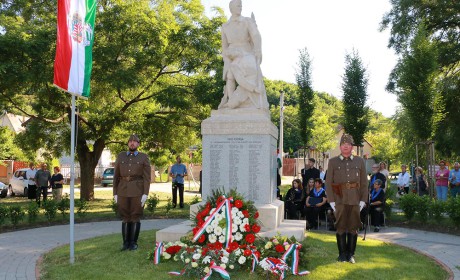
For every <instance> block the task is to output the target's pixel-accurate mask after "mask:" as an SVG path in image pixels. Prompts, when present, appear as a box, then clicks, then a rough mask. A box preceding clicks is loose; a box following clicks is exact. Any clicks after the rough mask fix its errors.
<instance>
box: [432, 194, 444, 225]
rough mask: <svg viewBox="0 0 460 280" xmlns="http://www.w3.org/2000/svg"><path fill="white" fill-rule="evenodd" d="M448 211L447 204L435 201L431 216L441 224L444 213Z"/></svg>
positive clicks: (433, 201)
mask: <svg viewBox="0 0 460 280" xmlns="http://www.w3.org/2000/svg"><path fill="white" fill-rule="evenodd" d="M445 211H446V203H445V202H444V201H442V200H437V199H433V200H432V201H431V204H430V209H429V213H430V216H431V217H432V218H433V219H434V220H435V221H436V222H438V223H439V222H441V219H442V213H444V212H445Z"/></svg>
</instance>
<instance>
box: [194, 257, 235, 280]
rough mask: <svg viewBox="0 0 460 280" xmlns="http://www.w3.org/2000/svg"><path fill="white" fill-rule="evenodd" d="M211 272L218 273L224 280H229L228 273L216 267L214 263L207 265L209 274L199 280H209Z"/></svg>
mask: <svg viewBox="0 0 460 280" xmlns="http://www.w3.org/2000/svg"><path fill="white" fill-rule="evenodd" d="M213 270H214V271H215V272H217V273H219V274H220V276H221V277H222V278H224V279H226V280H230V274H228V272H227V271H226V270H225V269H223V268H222V267H220V266H218V265H216V264H215V263H214V261H211V264H210V265H209V272H208V273H207V274H206V275H205V276H204V277H203V278H201V280H207V279H209V277H211V274H212V271H213Z"/></svg>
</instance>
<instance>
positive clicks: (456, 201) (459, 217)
mask: <svg viewBox="0 0 460 280" xmlns="http://www.w3.org/2000/svg"><path fill="white" fill-rule="evenodd" d="M446 210H447V213H448V214H449V217H450V218H451V219H452V221H453V222H454V224H455V225H456V226H460V197H456V198H454V197H450V198H449V200H448V201H447V209H446Z"/></svg>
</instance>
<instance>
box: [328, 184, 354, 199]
mask: <svg viewBox="0 0 460 280" xmlns="http://www.w3.org/2000/svg"><path fill="white" fill-rule="evenodd" d="M357 188H359V183H343V184H332V191H333V192H334V194H335V195H337V196H339V197H342V195H343V193H342V189H347V190H351V189H357Z"/></svg>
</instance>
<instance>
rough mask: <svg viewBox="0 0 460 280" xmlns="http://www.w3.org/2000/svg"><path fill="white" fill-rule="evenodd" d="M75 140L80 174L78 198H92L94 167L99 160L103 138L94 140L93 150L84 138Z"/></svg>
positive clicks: (102, 147) (103, 146) (103, 145)
mask: <svg viewBox="0 0 460 280" xmlns="http://www.w3.org/2000/svg"><path fill="white" fill-rule="evenodd" d="M77 142H78V144H77V156H78V162H79V163H80V174H81V178H80V179H81V186H80V199H84V200H93V199H94V169H95V168H96V166H97V163H98V162H99V159H100V157H101V155H102V151H103V150H104V148H105V144H104V141H103V140H101V139H98V140H96V141H95V142H94V145H93V151H91V150H90V149H89V147H88V145H87V144H86V141H85V140H81V139H78V141H77Z"/></svg>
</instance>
